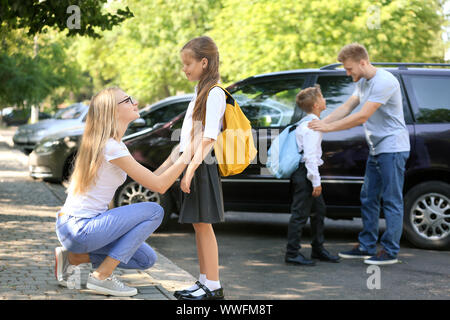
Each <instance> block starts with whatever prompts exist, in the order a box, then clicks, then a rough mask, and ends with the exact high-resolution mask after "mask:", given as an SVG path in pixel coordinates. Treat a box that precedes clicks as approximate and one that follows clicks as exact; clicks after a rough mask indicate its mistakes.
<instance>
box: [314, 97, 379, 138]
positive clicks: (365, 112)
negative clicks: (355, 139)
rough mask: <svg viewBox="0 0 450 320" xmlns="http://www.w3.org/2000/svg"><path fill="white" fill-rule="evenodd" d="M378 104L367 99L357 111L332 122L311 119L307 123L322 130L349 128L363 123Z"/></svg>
mask: <svg viewBox="0 0 450 320" xmlns="http://www.w3.org/2000/svg"><path fill="white" fill-rule="evenodd" d="M380 106H381V103H378V102H370V101H368V102H366V103H365V104H364V105H363V107H362V108H361V110H360V111H359V112H356V113H354V114H351V115H349V116H347V117H345V118H343V119H341V120H337V121H334V122H332V123H325V122H324V121H323V120H312V121H311V122H309V123H308V128H310V129H313V130H317V131H322V132H330V131H340V130H346V129H350V128H353V127H356V126H359V125H361V124H363V123H365V122H366V121H367V120H368V119H369V118H370V116H371V115H372V114H373V113H374V112H375V111H376V110H377V109H378V108H379V107H380Z"/></svg>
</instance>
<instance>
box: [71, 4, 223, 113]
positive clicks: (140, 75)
mask: <svg viewBox="0 0 450 320" xmlns="http://www.w3.org/2000/svg"><path fill="white" fill-rule="evenodd" d="M127 5H128V6H129V7H130V8H131V10H132V11H133V12H134V15H135V16H134V18H131V19H128V20H127V21H125V22H123V23H122V24H121V25H120V27H115V28H113V29H112V30H111V31H105V32H102V38H101V39H80V41H79V42H78V43H75V44H74V48H73V49H74V51H77V52H79V58H78V61H79V62H80V64H81V65H82V66H83V70H86V71H88V72H89V73H90V74H91V75H92V77H93V78H94V79H95V80H94V88H95V90H100V89H101V88H103V87H105V86H108V85H119V86H120V87H121V88H122V89H124V90H125V91H127V92H129V93H130V94H133V95H135V96H136V97H137V98H138V99H139V101H140V104H141V105H144V104H146V103H150V102H154V101H155V100H158V99H161V98H164V97H167V96H170V95H174V94H176V93H177V92H178V91H189V92H191V91H193V84H190V83H188V81H187V80H186V77H185V75H184V74H183V73H182V71H181V68H182V66H181V60H180V56H179V52H180V49H181V47H182V46H183V45H184V44H185V43H186V42H187V41H189V40H190V39H191V38H194V37H197V36H200V35H203V34H205V33H206V32H208V31H209V30H210V29H211V27H212V19H213V18H214V16H215V15H216V14H217V12H218V9H220V2H218V1H215V0H198V1H185V0H155V1H138V0H129V1H128V2H127Z"/></svg>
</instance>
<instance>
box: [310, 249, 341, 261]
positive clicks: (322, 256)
mask: <svg viewBox="0 0 450 320" xmlns="http://www.w3.org/2000/svg"><path fill="white" fill-rule="evenodd" d="M311 259H319V260H320V261H327V262H334V263H338V262H339V260H340V259H341V258H340V257H338V256H333V255H332V254H331V253H329V252H328V251H327V250H326V249H324V248H322V249H321V250H314V249H313V250H312V251H311Z"/></svg>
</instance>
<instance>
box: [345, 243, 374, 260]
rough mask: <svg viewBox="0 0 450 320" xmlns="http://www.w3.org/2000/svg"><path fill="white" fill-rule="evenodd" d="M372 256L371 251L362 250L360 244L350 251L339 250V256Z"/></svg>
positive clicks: (361, 257) (360, 257)
mask: <svg viewBox="0 0 450 320" xmlns="http://www.w3.org/2000/svg"><path fill="white" fill-rule="evenodd" d="M372 256H373V255H372V254H370V253H369V252H367V251H362V250H360V249H359V244H358V245H356V246H354V247H353V249H352V250H350V251H343V252H339V257H341V258H344V259H368V258H370V257H372Z"/></svg>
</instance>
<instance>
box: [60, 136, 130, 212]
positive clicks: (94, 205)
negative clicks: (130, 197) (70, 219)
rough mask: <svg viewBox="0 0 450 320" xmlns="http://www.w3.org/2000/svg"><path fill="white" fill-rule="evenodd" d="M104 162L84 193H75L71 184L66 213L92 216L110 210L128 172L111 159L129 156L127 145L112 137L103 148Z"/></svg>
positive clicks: (64, 207) (63, 209) (62, 209)
mask: <svg viewBox="0 0 450 320" xmlns="http://www.w3.org/2000/svg"><path fill="white" fill-rule="evenodd" d="M103 155H104V158H103V162H102V164H101V166H100V168H99V171H98V174H97V179H96V180H95V182H94V185H93V186H92V187H91V188H90V189H89V190H88V191H87V192H86V193H84V194H76V195H75V194H73V193H72V184H71V185H70V186H69V189H68V190H69V191H68V195H67V199H66V202H65V203H64V206H63V207H62V208H61V212H63V213H64V214H70V215H72V216H76V217H82V218H92V217H95V216H97V215H99V214H100V213H103V212H105V211H107V210H108V205H109V203H110V202H111V200H112V198H113V197H114V194H115V192H116V190H117V188H118V187H119V186H120V185H122V184H123V183H124V182H125V180H126V178H127V174H126V172H125V171H123V170H122V169H121V168H119V167H118V166H116V165H114V164H112V163H110V162H109V161H110V160H113V159H117V158H121V157H125V156H129V155H130V152H129V151H128V149H127V147H126V145H125V144H124V143H123V142H118V141H116V140H114V139H113V138H110V139H109V140H108V141H107V142H106V145H105V148H104V149H103Z"/></svg>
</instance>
